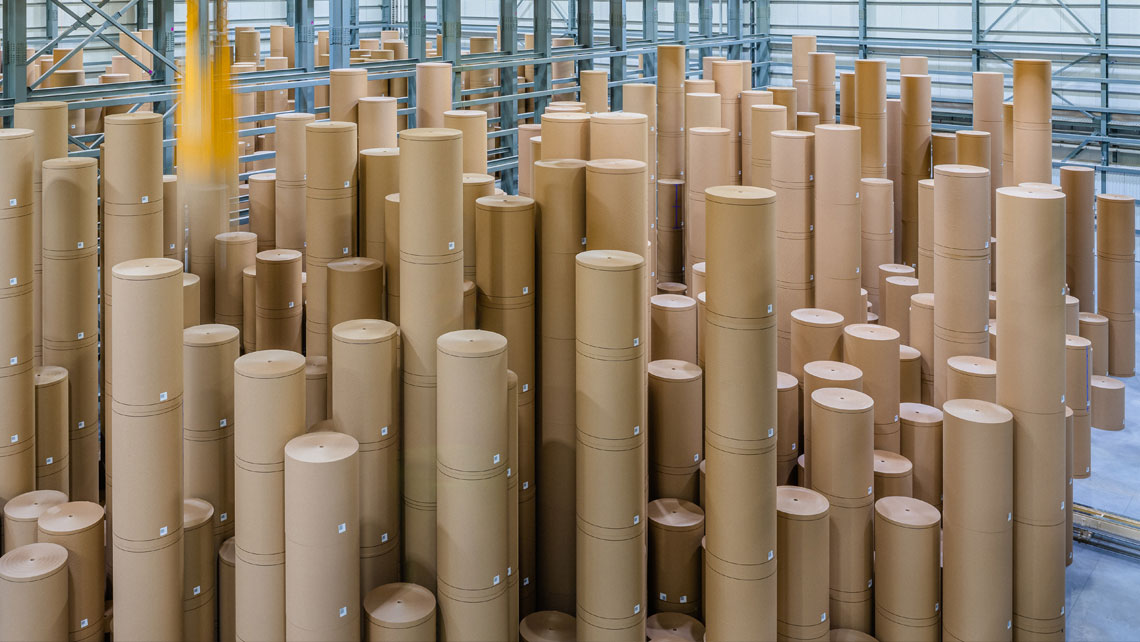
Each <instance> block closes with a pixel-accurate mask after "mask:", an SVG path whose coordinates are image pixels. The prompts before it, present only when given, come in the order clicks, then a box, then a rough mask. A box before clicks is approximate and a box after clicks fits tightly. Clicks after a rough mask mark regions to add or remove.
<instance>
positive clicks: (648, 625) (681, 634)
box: [645, 611, 705, 642]
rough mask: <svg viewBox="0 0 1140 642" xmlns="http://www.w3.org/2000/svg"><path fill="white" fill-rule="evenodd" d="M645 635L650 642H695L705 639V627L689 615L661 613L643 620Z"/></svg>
mask: <svg viewBox="0 0 1140 642" xmlns="http://www.w3.org/2000/svg"><path fill="white" fill-rule="evenodd" d="M645 634H646V635H647V636H649V639H650V640H666V641H669V640H681V641H682V642H697V640H703V639H704V637H705V626H704V625H703V624H701V622H700V620H697V619H696V618H695V617H693V616H691V615H686V614H684V613H676V612H669V611H662V612H660V613H654V614H653V615H650V616H649V617H648V618H646V620H645Z"/></svg>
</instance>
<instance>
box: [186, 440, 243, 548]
mask: <svg viewBox="0 0 1140 642" xmlns="http://www.w3.org/2000/svg"><path fill="white" fill-rule="evenodd" d="M233 449H234V434H233V427H232V424H231V427H230V428H219V429H217V430H211V431H204V430H199V431H187V432H184V433H183V435H182V468H183V471H184V476H183V482H182V487H183V488H182V490H183V494H185V495H193V496H194V497H198V498H201V499H203V500H205V501H207V502H209V503H210V504H211V505H216V506H217V509H216V510H215V511H214V513H213V517H214V523H213V525H212V526H213V528H212V532H213V533H214V535H213V537H214V539H215V542H214V544H213V545H215V546H216V545H217V544H218V543H220V541H221V539H222V538H223V536H224V535H226V534H227V531H233V530H234V523H235V522H234V520H235V516H236V512H235V511H234V462H233Z"/></svg>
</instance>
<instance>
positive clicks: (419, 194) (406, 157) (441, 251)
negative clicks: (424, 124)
mask: <svg viewBox="0 0 1140 642" xmlns="http://www.w3.org/2000/svg"><path fill="white" fill-rule="evenodd" d="M462 137H463V135H462V132H460V131H459V130H455V129H418V130H415V131H411V132H406V133H404V134H402V135H401V137H400V150H401V151H400V156H401V162H400V165H401V168H402V170H403V171H401V172H400V211H401V216H402V217H405V218H407V217H414V218H408V221H409V222H408V223H407V224H406V225H400V227H399V230H400V232H399V234H400V242H399V249H400V252H401V255H404V256H419V257H432V256H444V255H452V254H460V253H462V251H463V216H462V212H463V205H462V196H463V192H462V182H463V166H462V162H461V160H462ZM423 172H430V173H431V175H432V176H434V177H435V178H436V180H434V181H432V182H431V184H428V183H425V182H423V181H422V180H421V179H420V178H419V176H420V174H421V173H423ZM413 220H414V221H415V224H413V223H411V222H410V221H413Z"/></svg>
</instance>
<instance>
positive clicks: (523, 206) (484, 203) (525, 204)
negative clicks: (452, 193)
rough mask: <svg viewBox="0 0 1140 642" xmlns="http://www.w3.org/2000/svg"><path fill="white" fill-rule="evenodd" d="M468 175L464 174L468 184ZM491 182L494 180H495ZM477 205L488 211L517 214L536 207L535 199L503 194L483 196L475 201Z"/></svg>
mask: <svg viewBox="0 0 1140 642" xmlns="http://www.w3.org/2000/svg"><path fill="white" fill-rule="evenodd" d="M466 176H467V175H466V174H464V182H465V183H466V182H467V180H466ZM474 176H486V177H487V178H491V177H490V176H489V175H486V174H474ZM491 180H494V179H493V178H492V179H491ZM475 204H476V205H478V206H480V207H484V208H487V209H493V210H499V211H506V212H516V211H522V210H527V209H530V208H532V207H534V199H533V198H530V197H529V196H512V195H510V194H501V195H494V196H482V197H480V198H478V199H476V200H475Z"/></svg>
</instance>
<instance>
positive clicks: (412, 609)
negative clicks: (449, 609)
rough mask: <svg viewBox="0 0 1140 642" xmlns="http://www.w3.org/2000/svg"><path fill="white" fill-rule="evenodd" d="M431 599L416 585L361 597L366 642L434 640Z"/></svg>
mask: <svg viewBox="0 0 1140 642" xmlns="http://www.w3.org/2000/svg"><path fill="white" fill-rule="evenodd" d="M435 608H436V607H435V596H433V595H432V593H431V591H429V590H427V589H425V588H424V587H422V586H419V585H416V584H407V583H399V582H397V583H393V584H384V585H383V586H378V587H376V588H374V589H372V590H370V591H369V592H368V594H367V595H366V596H365V597H364V612H365V614H366V615H367V617H368V625H367V626H366V636H365V637H366V639H367V640H369V641H370V642H412V641H415V640H423V639H434V638H435V626H436V616H435Z"/></svg>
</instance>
